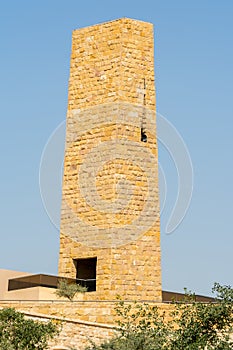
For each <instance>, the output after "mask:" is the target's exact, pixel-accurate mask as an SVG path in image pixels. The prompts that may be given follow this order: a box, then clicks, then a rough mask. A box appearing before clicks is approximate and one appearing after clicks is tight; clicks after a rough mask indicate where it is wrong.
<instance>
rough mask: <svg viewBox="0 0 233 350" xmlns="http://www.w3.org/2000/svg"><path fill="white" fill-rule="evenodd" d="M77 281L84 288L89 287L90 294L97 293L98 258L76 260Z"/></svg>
mask: <svg viewBox="0 0 233 350" xmlns="http://www.w3.org/2000/svg"><path fill="white" fill-rule="evenodd" d="M74 264H75V267H76V281H77V283H78V284H80V285H81V286H83V287H87V291H88V292H94V291H96V264H97V258H88V259H76V260H74Z"/></svg>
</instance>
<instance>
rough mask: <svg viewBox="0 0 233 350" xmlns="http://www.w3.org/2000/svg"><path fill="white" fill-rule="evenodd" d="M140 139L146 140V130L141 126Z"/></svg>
mask: <svg viewBox="0 0 233 350" xmlns="http://www.w3.org/2000/svg"><path fill="white" fill-rule="evenodd" d="M141 141H142V142H147V135H146V132H145V130H144V129H143V128H141Z"/></svg>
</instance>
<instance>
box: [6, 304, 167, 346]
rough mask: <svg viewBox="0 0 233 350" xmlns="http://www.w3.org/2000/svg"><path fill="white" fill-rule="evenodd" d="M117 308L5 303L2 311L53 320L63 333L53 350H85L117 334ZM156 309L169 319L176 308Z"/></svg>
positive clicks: (101, 305) (57, 338)
mask: <svg viewBox="0 0 233 350" xmlns="http://www.w3.org/2000/svg"><path fill="white" fill-rule="evenodd" d="M115 304H116V302H92V301H89V302H78V301H77V302H69V301H60V302H59V301H54V302H51V301H50V302H48V301H47V302H42V301H41V302H32V301H30V302H29V301H1V302H0V309H1V308H6V307H14V308H15V309H16V310H18V311H20V312H22V313H24V314H25V316H26V317H29V318H32V319H34V320H40V321H43V322H47V321H50V320H53V322H55V323H56V324H58V325H59V326H61V332H60V334H59V335H58V336H57V337H56V338H55V339H54V340H52V341H51V342H50V345H49V350H55V349H56V350H58V349H59V350H68V349H71V348H73V349H75V350H84V349H85V347H86V346H87V345H89V344H90V343H89V340H90V339H91V340H92V341H94V342H95V343H97V344H98V343H101V342H103V341H104V340H106V339H110V338H111V337H112V336H114V335H115V334H116V329H115V328H116V322H115V320H116V317H115V312H114V306H115ZM153 305H154V303H153ZM155 305H157V306H158V308H159V310H160V311H161V313H162V312H165V313H166V314H167V315H168V314H169V311H170V310H171V308H172V305H170V304H162V303H159V304H155Z"/></svg>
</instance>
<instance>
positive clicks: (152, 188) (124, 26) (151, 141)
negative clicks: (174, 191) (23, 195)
mask: <svg viewBox="0 0 233 350" xmlns="http://www.w3.org/2000/svg"><path fill="white" fill-rule="evenodd" d="M153 45H154V42H153V26H152V24H150V23H145V22H141V21H136V20H131V19H127V18H123V19H119V20H116V21H112V22H107V23H103V24H100V25H95V26H91V27H88V28H83V29H79V30H75V31H74V32H73V40H72V54H71V64H70V80H69V95H68V112H67V130H66V150H65V161H64V177H63V188H62V209H61V234H60V257H59V275H61V276H67V277H72V278H76V277H77V265H76V266H75V262H77V260H79V259H88V258H96V259H97V265H96V291H94V292H91V293H85V297H84V298H85V299H86V300H111V299H115V296H116V295H117V294H119V295H121V296H122V297H124V298H125V299H138V300H157V301H161V267H160V221H159V193H158V150H157V141H156V122H155V86H154V46H153ZM142 135H143V136H145V135H146V138H147V142H142V141H141V136H142Z"/></svg>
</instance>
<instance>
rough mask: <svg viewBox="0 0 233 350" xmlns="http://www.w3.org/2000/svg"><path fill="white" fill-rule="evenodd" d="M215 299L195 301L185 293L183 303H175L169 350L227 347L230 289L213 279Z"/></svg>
mask: <svg viewBox="0 0 233 350" xmlns="http://www.w3.org/2000/svg"><path fill="white" fill-rule="evenodd" d="M212 291H213V293H215V294H216V299H215V301H216V302H215V303H208V304H206V303H200V302H195V298H194V297H195V296H194V295H192V294H190V293H189V294H187V299H186V302H185V303H181V304H176V308H175V311H174V313H173V314H172V316H173V324H174V326H173V331H172V334H171V338H170V339H171V342H170V348H169V349H171V350H196V349H197V350H198V349H205V350H213V349H216V350H230V349H232V348H233V342H232V340H231V339H230V336H231V335H232V332H233V328H232V325H233V289H232V288H231V287H230V286H220V284H218V283H215V285H214V287H213V289H212Z"/></svg>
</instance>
